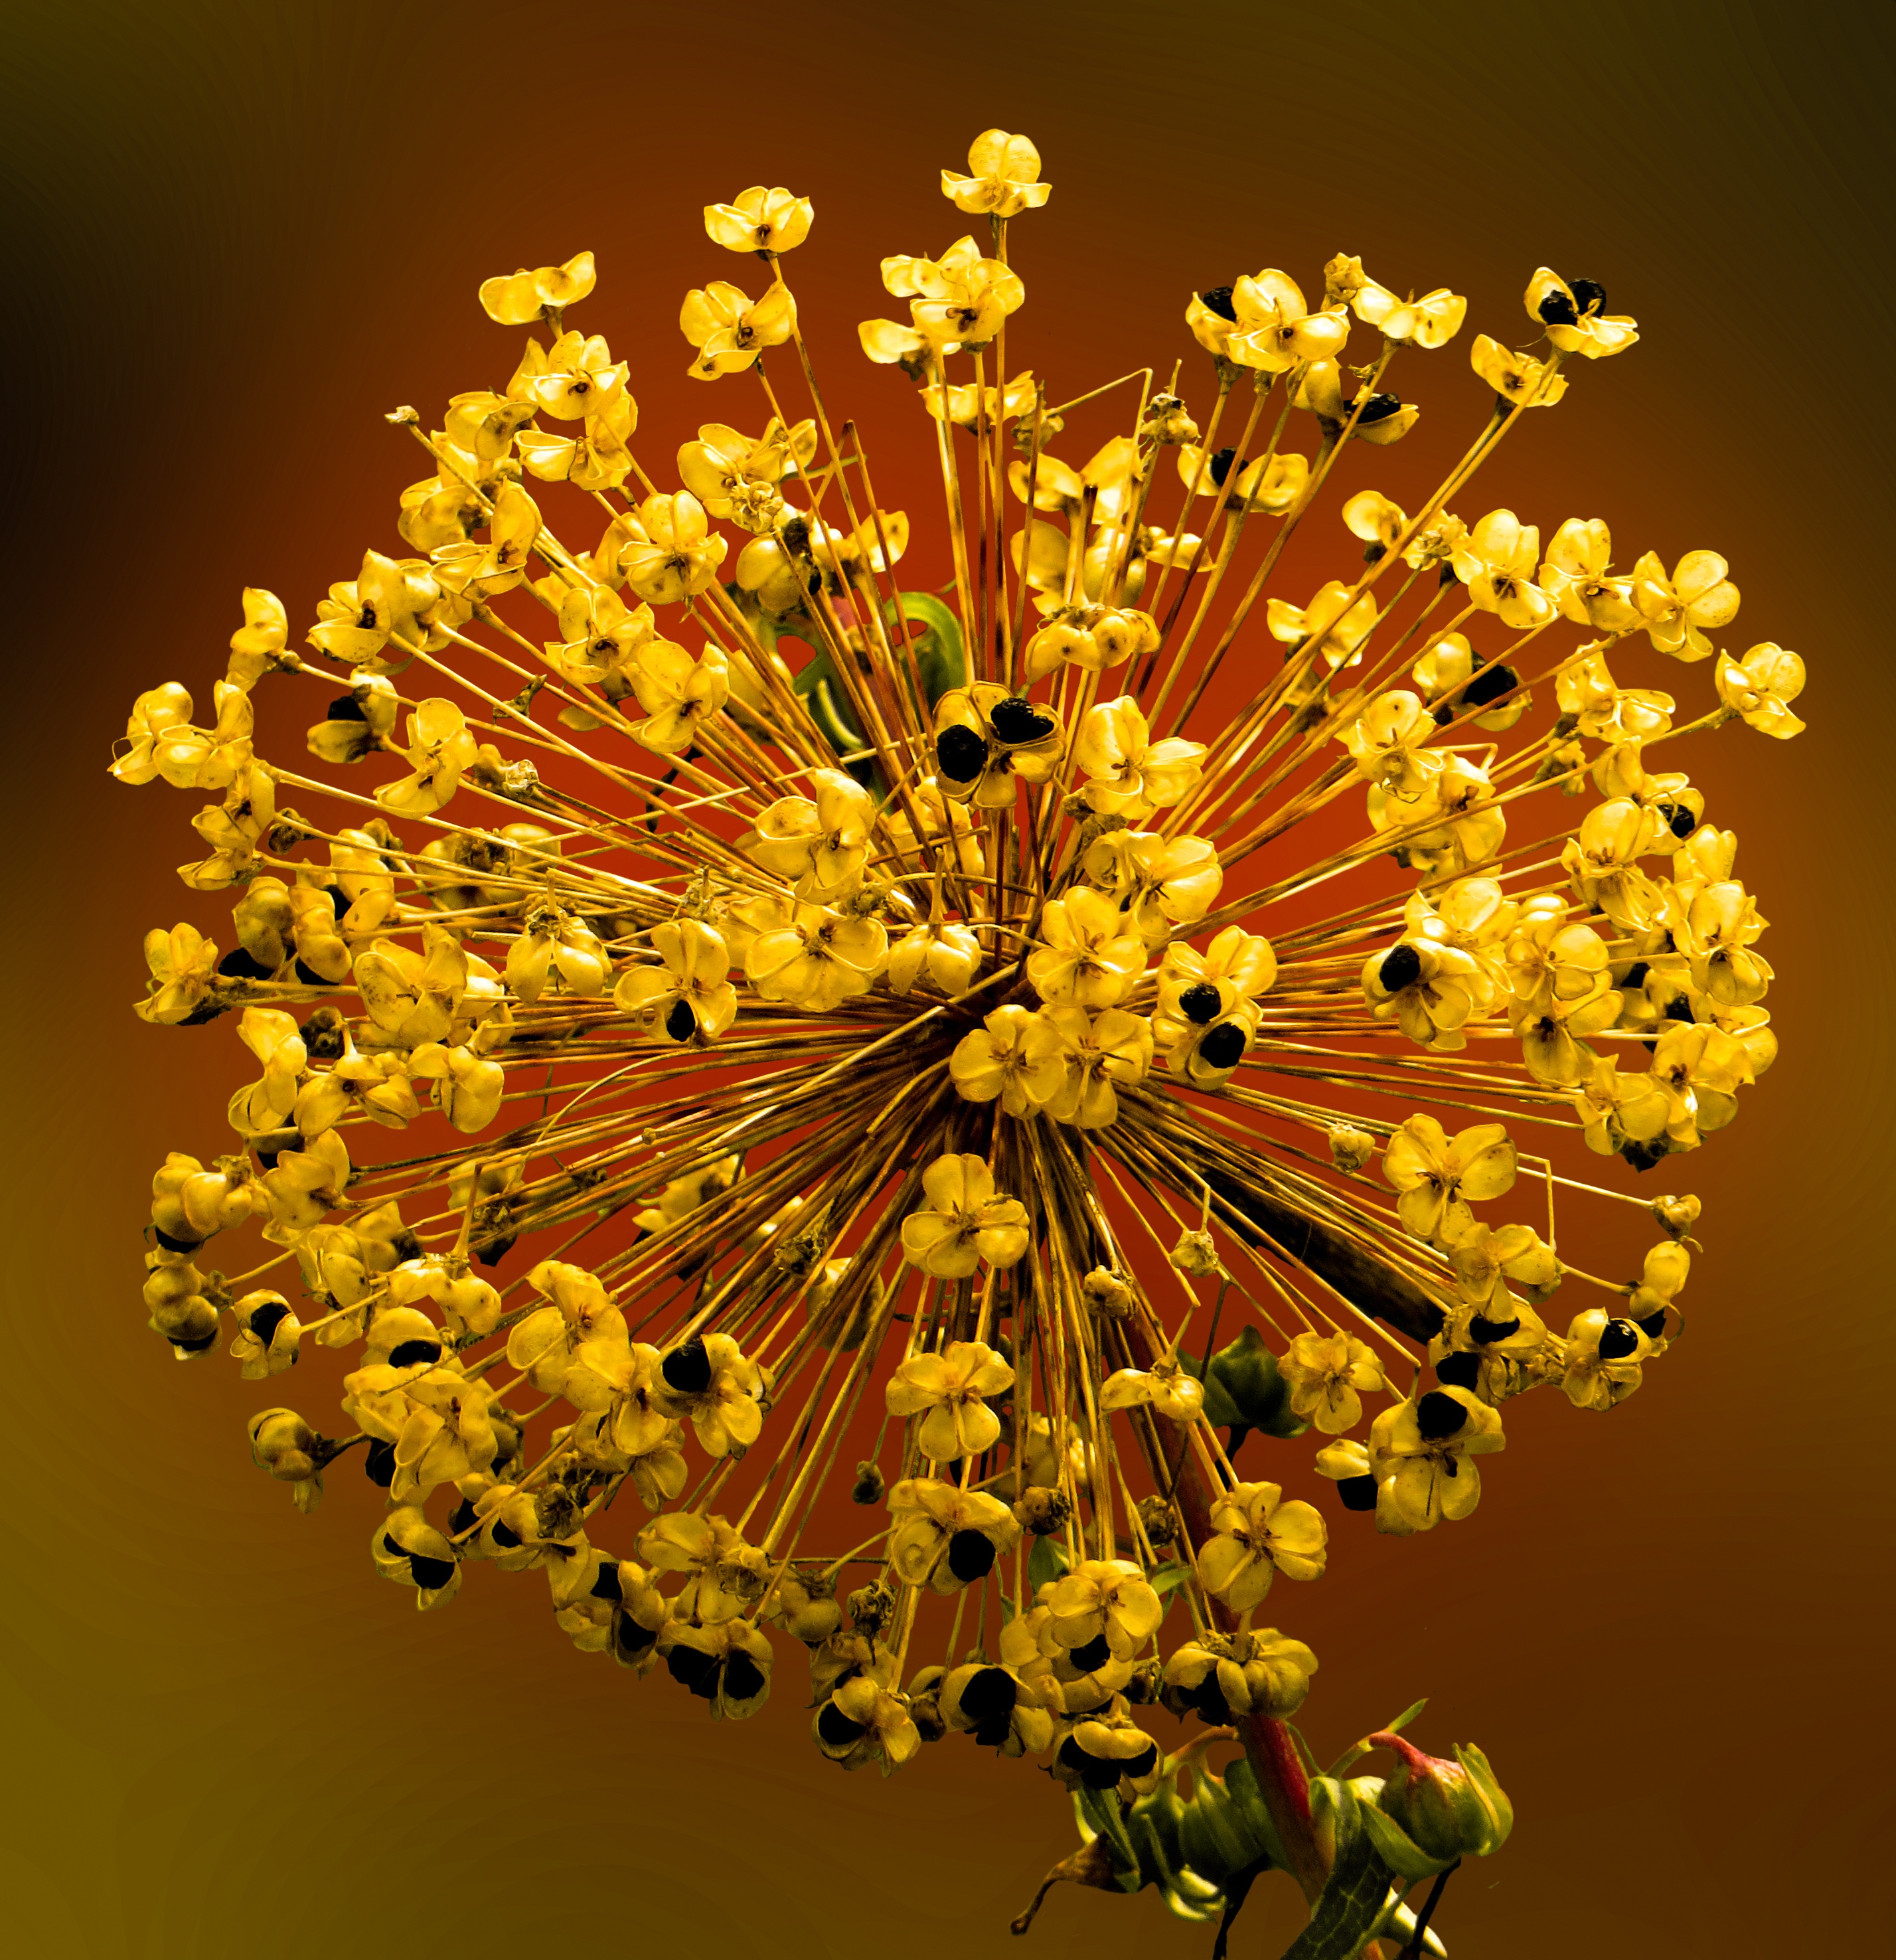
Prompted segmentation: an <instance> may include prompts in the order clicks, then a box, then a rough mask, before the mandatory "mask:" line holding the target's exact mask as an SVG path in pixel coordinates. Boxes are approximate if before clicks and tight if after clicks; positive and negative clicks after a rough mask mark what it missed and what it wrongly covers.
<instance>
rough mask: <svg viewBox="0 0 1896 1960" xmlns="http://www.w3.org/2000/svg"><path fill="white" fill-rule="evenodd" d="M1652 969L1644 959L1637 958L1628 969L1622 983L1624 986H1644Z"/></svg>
mask: <svg viewBox="0 0 1896 1960" xmlns="http://www.w3.org/2000/svg"><path fill="white" fill-rule="evenodd" d="M1652 970H1653V969H1652V968H1651V967H1650V966H1648V965H1647V964H1646V962H1645V961H1644V960H1643V959H1636V960H1634V963H1632V965H1631V966H1629V967H1628V968H1627V969H1626V978H1624V980H1622V981H1621V982H1620V985H1621V986H1622V987H1643V986H1644V985H1646V975H1647V974H1649V972H1652Z"/></svg>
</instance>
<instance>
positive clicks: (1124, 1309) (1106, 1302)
mask: <svg viewBox="0 0 1896 1960" xmlns="http://www.w3.org/2000/svg"><path fill="white" fill-rule="evenodd" d="M1174 1263H1176V1260H1174ZM1080 1297H1081V1298H1082V1299H1083V1300H1085V1301H1086V1305H1087V1306H1088V1307H1089V1309H1091V1311H1092V1312H1093V1313H1101V1314H1107V1315H1109V1316H1111V1317H1112V1319H1115V1320H1118V1319H1122V1318H1123V1317H1124V1316H1125V1315H1127V1314H1128V1313H1131V1311H1132V1289H1131V1287H1129V1286H1128V1285H1127V1284H1126V1283H1125V1281H1124V1280H1122V1279H1121V1278H1120V1277H1119V1275H1118V1274H1117V1273H1113V1272H1109V1271H1107V1270H1106V1268H1105V1267H1104V1266H1095V1267H1094V1268H1093V1271H1091V1272H1090V1273H1089V1274H1087V1275H1086V1278H1084V1279H1083V1280H1082V1281H1080Z"/></svg>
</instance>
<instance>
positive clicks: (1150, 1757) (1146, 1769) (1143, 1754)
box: [1119, 1742, 1159, 1777]
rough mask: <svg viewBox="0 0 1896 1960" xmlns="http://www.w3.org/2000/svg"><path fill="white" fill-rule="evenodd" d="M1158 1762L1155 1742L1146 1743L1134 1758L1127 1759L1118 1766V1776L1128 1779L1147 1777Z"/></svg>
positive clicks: (1157, 1749)
mask: <svg viewBox="0 0 1896 1960" xmlns="http://www.w3.org/2000/svg"><path fill="white" fill-rule="evenodd" d="M1158 1761H1159V1748H1158V1745H1157V1744H1156V1742H1148V1743H1147V1745H1146V1746H1145V1747H1144V1748H1143V1749H1141V1750H1140V1752H1139V1753H1138V1754H1137V1755H1136V1756H1133V1757H1131V1758H1127V1759H1125V1760H1124V1761H1121V1764H1120V1765H1119V1774H1121V1776H1129V1777H1142V1776H1147V1775H1149V1774H1150V1773H1151V1771H1152V1770H1153V1768H1155V1767H1156V1764H1157V1763H1158Z"/></svg>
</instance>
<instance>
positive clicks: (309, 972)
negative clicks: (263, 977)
mask: <svg viewBox="0 0 1896 1960" xmlns="http://www.w3.org/2000/svg"><path fill="white" fill-rule="evenodd" d="M296 977H297V978H298V979H299V980H301V982H302V983H303V984H304V986H306V987H333V986H334V985H336V982H334V981H333V980H326V979H324V978H323V975H321V974H320V973H319V972H317V970H316V969H315V968H314V967H313V966H310V965H308V964H307V963H306V962H305V961H303V960H301V959H299V960H298V961H297V963H296ZM312 1053H313V1051H312ZM341 1054H342V1049H341V1048H337V1049H336V1054H335V1055H317V1056H316V1057H315V1058H316V1059H317V1061H335V1060H336V1057H337V1056H339V1055H341Z"/></svg>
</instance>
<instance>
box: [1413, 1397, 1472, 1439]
mask: <svg viewBox="0 0 1896 1960" xmlns="http://www.w3.org/2000/svg"><path fill="white" fill-rule="evenodd" d="M1467 1421H1468V1411H1467V1410H1466V1409H1465V1408H1463V1407H1462V1405H1461V1404H1460V1403H1459V1402H1457V1401H1456V1400H1455V1398H1454V1396H1452V1395H1444V1394H1443V1392H1442V1391H1441V1390H1440V1389H1430V1391H1429V1392H1428V1393H1427V1395H1424V1397H1423V1398H1422V1399H1421V1400H1420V1402H1417V1404H1416V1405H1415V1426H1416V1427H1417V1429H1419V1430H1420V1431H1421V1432H1422V1433H1423V1436H1424V1437H1425V1438H1426V1439H1427V1440H1428V1441H1429V1442H1430V1443H1439V1442H1441V1441H1442V1440H1443V1438H1444V1437H1450V1436H1452V1435H1454V1433H1455V1431H1456V1430H1459V1429H1460V1428H1461V1427H1462V1425H1463V1424H1465V1423H1466V1422H1467Z"/></svg>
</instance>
